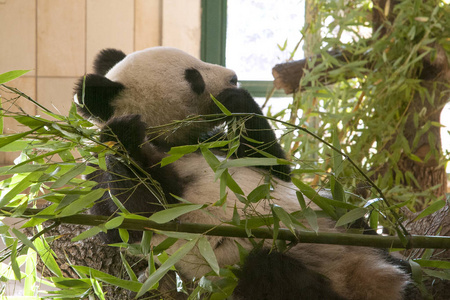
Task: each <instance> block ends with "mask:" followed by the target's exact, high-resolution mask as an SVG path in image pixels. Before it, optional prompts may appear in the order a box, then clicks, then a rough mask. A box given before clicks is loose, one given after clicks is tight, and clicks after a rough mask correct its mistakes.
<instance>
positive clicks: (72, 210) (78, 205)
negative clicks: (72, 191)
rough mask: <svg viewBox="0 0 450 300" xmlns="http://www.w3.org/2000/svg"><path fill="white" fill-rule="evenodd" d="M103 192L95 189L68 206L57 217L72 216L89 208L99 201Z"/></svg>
mask: <svg viewBox="0 0 450 300" xmlns="http://www.w3.org/2000/svg"><path fill="white" fill-rule="evenodd" d="M104 193H105V190H103V189H97V190H93V191H91V192H89V193H88V194H86V195H84V196H81V197H80V198H79V199H78V200H76V201H74V202H72V203H71V204H69V205H68V206H67V207H66V208H64V209H63V210H62V211H61V212H60V213H59V217H64V216H70V215H74V214H76V213H78V212H80V211H82V210H83V209H85V208H87V207H89V206H90V205H91V204H92V203H94V202H95V201H97V200H98V199H100V197H102V196H103V194H104Z"/></svg>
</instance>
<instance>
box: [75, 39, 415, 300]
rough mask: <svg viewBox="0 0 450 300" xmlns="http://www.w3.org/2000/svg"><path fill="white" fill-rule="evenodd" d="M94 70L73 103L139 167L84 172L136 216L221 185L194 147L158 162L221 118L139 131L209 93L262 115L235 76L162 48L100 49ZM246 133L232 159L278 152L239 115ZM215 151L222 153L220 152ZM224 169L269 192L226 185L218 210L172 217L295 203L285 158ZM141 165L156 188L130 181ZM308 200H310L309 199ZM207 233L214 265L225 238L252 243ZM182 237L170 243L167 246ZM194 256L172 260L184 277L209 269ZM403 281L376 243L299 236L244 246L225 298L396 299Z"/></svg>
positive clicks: (225, 249) (210, 107)
mask: <svg viewBox="0 0 450 300" xmlns="http://www.w3.org/2000/svg"><path fill="white" fill-rule="evenodd" d="M94 70H95V73H94V74H89V75H87V76H86V77H85V78H81V79H80V81H79V83H78V85H77V87H76V94H77V95H78V102H83V103H79V111H80V113H81V114H83V115H84V116H85V117H86V118H94V119H95V120H96V122H97V123H99V124H101V125H104V127H103V130H102V133H101V137H100V139H101V141H103V142H106V141H119V142H120V144H122V145H123V147H124V149H126V155H128V156H129V157H130V158H131V159H132V160H133V161H134V162H135V163H136V164H137V165H138V166H139V168H133V167H130V166H129V165H128V164H126V163H124V162H123V161H122V160H121V159H120V158H118V157H115V156H108V157H107V160H106V161H107V171H103V170H100V169H98V170H97V171H96V172H94V173H93V174H90V176H89V179H91V180H94V181H96V182H98V186H99V187H101V188H107V189H109V190H110V193H112V194H114V195H115V196H116V197H117V198H118V199H119V200H120V201H121V202H122V203H123V204H124V206H125V207H126V208H127V210H129V211H130V212H133V213H138V214H142V215H145V216H149V215H151V214H152V213H154V212H157V211H159V210H161V209H163V206H162V205H161V203H160V201H161V198H162V199H165V201H166V202H167V203H169V204H173V203H177V202H178V200H177V199H176V198H175V197H172V195H176V196H179V197H181V198H183V199H185V200H187V201H189V202H191V203H196V204H205V203H214V202H216V201H217V200H219V198H220V192H219V191H220V186H219V185H220V184H219V183H218V182H217V181H216V180H215V178H214V175H215V174H214V171H213V170H212V169H211V167H210V166H209V165H208V163H207V162H206V161H205V159H204V158H203V156H202V154H201V153H198V151H197V152H193V153H191V154H189V155H185V156H183V157H182V158H180V159H179V160H177V161H175V162H174V163H172V164H169V165H167V166H164V167H161V166H160V165H159V162H160V161H161V159H162V158H163V157H165V156H166V153H167V151H168V150H169V149H170V148H171V147H173V146H181V145H190V144H197V143H198V142H199V140H201V139H205V137H206V139H207V138H208V137H210V136H212V135H214V134H215V131H214V128H215V127H216V126H217V125H220V124H221V123H223V122H224V119H220V120H217V121H216V122H206V121H197V122H189V123H188V124H187V125H186V124H185V125H184V126H179V127H178V128H177V129H176V130H174V129H171V130H170V132H164V133H161V132H159V134H156V133H154V134H151V133H150V134H149V133H148V132H147V130H148V128H154V127H158V126H159V127H161V126H162V125H164V124H169V123H171V122H173V121H174V120H183V119H185V118H186V117H188V116H191V115H208V114H215V113H220V109H219V108H218V105H216V104H215V103H214V102H213V101H212V99H211V95H213V96H214V97H215V98H216V99H217V100H218V101H219V102H220V103H221V104H222V105H223V106H225V107H226V108H227V109H228V110H229V111H230V112H232V113H253V114H256V115H262V112H261V109H260V108H259V106H258V105H257V104H256V103H255V101H254V100H253V98H252V97H251V96H250V95H249V93H248V92H246V91H245V90H243V89H240V88H238V87H237V77H236V74H235V73H234V72H233V71H231V70H229V69H226V68H224V67H221V66H217V65H212V64H208V63H205V62H202V61H200V60H198V59H196V58H194V57H192V56H190V55H188V54H186V53H184V52H182V51H180V50H177V49H173V48H166V47H156V48H150V49H146V50H143V51H138V52H135V53H132V54H129V55H125V54H124V53H123V52H121V51H119V50H114V49H107V50H103V51H102V52H101V53H100V54H99V55H98V56H97V58H96V60H95V63H94ZM81 95H83V99H81V98H82V97H81ZM168 131H169V130H168ZM245 134H246V136H247V138H246V139H245V140H242V142H241V143H240V146H239V148H238V149H237V151H236V153H235V155H234V156H235V157H239V158H241V157H247V156H262V154H261V151H255V150H254V149H255V148H258V147H264V148H262V150H263V151H264V152H265V153H268V154H269V155H271V156H274V157H277V158H285V155H284V152H283V150H282V148H281V146H280V145H279V144H278V143H277V140H276V137H275V134H274V131H273V130H272V129H271V127H270V124H269V123H268V122H267V120H266V119H264V118H258V117H252V118H250V119H248V120H246V122H245ZM217 157H219V159H222V158H220V154H218V155H217ZM229 172H230V174H232V177H233V179H234V180H235V181H236V182H237V184H238V185H239V186H240V187H241V189H242V190H243V192H244V194H245V195H248V194H249V193H250V192H251V191H252V190H254V189H255V188H256V187H257V186H259V185H261V184H262V183H267V182H270V197H267V198H270V200H269V199H262V200H260V201H259V202H258V203H255V204H253V205H252V207H248V206H246V205H245V204H243V203H242V202H241V201H239V200H238V199H237V198H236V196H235V194H234V193H231V192H230V193H228V198H227V207H228V208H227V209H225V210H224V209H223V208H222V207H218V206H211V205H210V206H208V207H207V208H205V209H202V210H196V211H193V212H191V213H188V214H185V215H182V216H180V217H179V221H180V222H190V223H209V224H221V223H223V222H227V221H230V220H231V219H232V217H233V209H234V207H235V206H236V208H237V210H238V212H239V213H240V215H241V216H242V215H244V214H252V213H253V214H255V213H256V214H259V215H268V214H270V212H271V206H270V205H269V204H270V203H274V204H277V205H279V206H281V207H283V209H284V210H285V211H287V212H289V213H291V212H294V211H298V210H300V206H299V202H298V200H297V196H296V188H295V186H294V185H293V184H292V183H291V182H290V179H289V173H290V167H289V166H287V165H276V166H271V167H241V168H230V170H229ZM140 173H143V174H147V175H150V176H149V177H151V178H152V179H153V180H155V181H157V182H158V183H159V185H158V187H159V189H157V190H159V191H160V193H159V194H158V193H157V192H156V193H153V194H152V193H151V192H149V189H148V188H147V187H146V184H142V182H140V181H139V178H138V175H137V174H140ZM109 197H110V196H109V194H108V193H105V195H104V196H103V198H102V199H101V200H100V201H98V202H97V203H96V204H95V205H94V207H93V208H92V209H91V213H92V214H101V215H113V214H115V213H116V212H117V210H118V209H117V206H116V205H115V204H114V203H113V201H112V200H111V199H110V198H109ZM309 205H310V207H312V208H317V207H315V206H314V203H312V202H311V203H309ZM252 211H253V212H252ZM319 220H322V221H320V222H321V223H322V224H320V226H321V230H323V231H327V230H328V231H330V230H333V229H332V228H333V227H334V226H333V223H332V222H331V221H330V220H325V219H319ZM130 236H131V240H132V241H139V240H140V235H139V233H136V232H134V233H130ZM163 239H164V237H161V236H158V235H156V236H154V237H153V240H152V242H153V243H155V244H157V243H158V242H159V241H162V240H163ZM208 240H209V242H210V244H211V246H212V248H213V249H214V252H215V254H216V257H217V259H218V262H219V265H220V266H221V267H222V266H225V265H233V264H236V263H239V253H238V249H237V247H236V244H235V242H234V240H238V242H239V243H240V244H241V245H242V246H244V247H245V248H247V249H249V250H250V249H252V243H250V241H249V240H247V239H235V238H226V237H213V236H210V237H208ZM107 241H108V242H116V241H120V238H119V237H118V234H117V232H114V231H109V232H108V235H107ZM181 243H183V242H182V241H178V242H177V244H175V245H174V247H172V248H175V249H176V246H177V245H181ZM268 246H269V247H270V246H271V243H268ZM195 249H196V248H194V250H192V251H193V252H195V251H197V250H195ZM193 254H194V255H188V256H187V257H185V258H184V259H183V261H182V262H180V263H179V264H177V265H176V268H177V270H178V272H179V273H180V275H181V276H182V277H184V278H186V279H192V278H200V277H201V276H203V275H204V274H206V273H207V272H209V271H210V268H209V266H208V264H207V263H205V262H204V261H203V258H202V257H201V255H195V253H193ZM408 279H409V276H407V274H406V273H405V272H404V271H402V269H401V268H400V267H399V266H397V265H394V264H393V263H392V262H391V259H390V258H389V257H388V256H387V255H386V254H385V253H383V252H382V251H380V250H377V249H372V248H364V247H351V246H338V245H319V244H302V243H298V244H296V245H294V246H293V247H291V248H290V249H289V250H288V251H286V252H283V253H281V252H278V251H276V249H273V250H272V251H268V250H267V249H262V250H259V251H253V252H251V254H250V255H249V256H248V258H247V260H246V262H245V264H244V265H243V266H242V272H241V273H240V276H239V282H238V285H237V287H236V289H235V290H234V293H233V299H374V300H375V299H377V300H378V299H401V298H402V296H403V290H404V288H405V286H406V284H407V283H408Z"/></svg>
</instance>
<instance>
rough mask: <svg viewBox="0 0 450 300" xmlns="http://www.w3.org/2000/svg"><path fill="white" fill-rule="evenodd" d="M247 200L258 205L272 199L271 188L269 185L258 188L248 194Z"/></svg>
mask: <svg viewBox="0 0 450 300" xmlns="http://www.w3.org/2000/svg"><path fill="white" fill-rule="evenodd" d="M247 199H248V201H250V202H251V203H256V202H258V201H259V200H261V199H270V186H269V185H268V184H262V185H260V186H257V187H256V188H255V189H254V190H253V191H251V192H250V194H248V196H247Z"/></svg>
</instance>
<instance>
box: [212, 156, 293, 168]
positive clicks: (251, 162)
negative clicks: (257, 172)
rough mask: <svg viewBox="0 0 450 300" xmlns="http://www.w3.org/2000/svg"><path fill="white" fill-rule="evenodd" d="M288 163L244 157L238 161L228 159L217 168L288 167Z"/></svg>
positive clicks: (275, 159)
mask: <svg viewBox="0 0 450 300" xmlns="http://www.w3.org/2000/svg"><path fill="white" fill-rule="evenodd" d="M289 164H290V162H289V161H287V160H284V159H280V158H269V157H246V158H238V159H229V160H226V161H224V162H223V163H222V164H221V165H220V166H219V168H220V169H227V168H242V167H255V166H276V165H289Z"/></svg>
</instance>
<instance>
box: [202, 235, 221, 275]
mask: <svg viewBox="0 0 450 300" xmlns="http://www.w3.org/2000/svg"><path fill="white" fill-rule="evenodd" d="M197 247H198V250H199V251H200V254H201V255H202V256H203V258H204V259H205V260H206V261H207V262H208V264H209V266H210V267H211V269H212V270H213V271H214V273H216V274H217V275H219V270H220V268H219V263H218V262H217V258H216V255H215V254H214V251H213V249H212V247H211V244H210V243H209V241H208V240H207V239H206V237H201V238H200V239H199V240H198V244H197Z"/></svg>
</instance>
